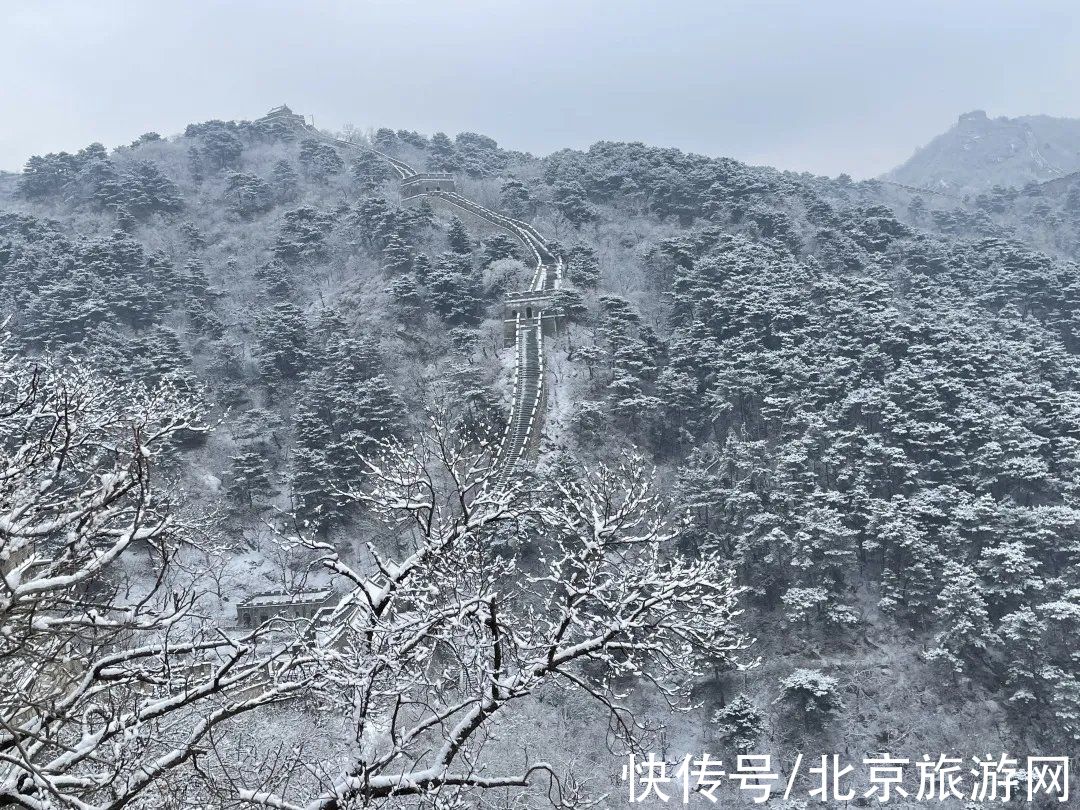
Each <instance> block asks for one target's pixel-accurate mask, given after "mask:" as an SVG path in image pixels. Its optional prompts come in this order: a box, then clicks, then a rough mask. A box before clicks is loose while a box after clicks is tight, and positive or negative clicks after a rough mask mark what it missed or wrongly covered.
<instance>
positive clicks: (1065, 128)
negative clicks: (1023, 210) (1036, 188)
mask: <svg viewBox="0 0 1080 810" xmlns="http://www.w3.org/2000/svg"><path fill="white" fill-rule="evenodd" d="M1078 170H1080V120H1077V119H1073V118H1053V117H1051V116H1048V115H1027V116H1021V117H1019V118H1005V117H1000V118H990V117H988V116H987V114H986V113H985V112H984V111H982V110H975V111H973V112H969V113H964V114H963V115H961V116H960V118H959V119H958V120H957V122H956V124H955V125H954V126H953V127H952V128H951V129H950V130H948V131H947V132H944V133H942V134H941V135H938V136H937V137H936V138H934V139H933V140H932V141H930V143H929V144H927V145H926V146H924V147H921V148H919V149H917V150H916V151H915V154H914V155H912V156H911V157H910V158H908V160H907V161H906V162H905V163H903V164H902V165H900V166H898V167H896V168H895V169H893V170H892V171H890V172H889V173H888V174H886V175H885V176H884V178H883V179H886V180H892V181H895V182H898V183H905V184H908V185H912V186H920V187H925V188H929V189H933V190H939V191H952V192H964V191H981V190H985V189H988V188H992V187H993V186H995V185H1001V186H1014V187H1017V188H1020V187H1022V186H1024V185H1026V184H1027V183H1029V182H1036V183H1041V182H1045V181H1047V180H1054V179H1056V178H1059V177H1063V176H1065V175H1067V174H1071V173H1072V172H1075V171H1078Z"/></svg>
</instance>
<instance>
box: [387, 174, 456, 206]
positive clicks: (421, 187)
mask: <svg viewBox="0 0 1080 810" xmlns="http://www.w3.org/2000/svg"><path fill="white" fill-rule="evenodd" d="M432 191H450V192H456V191H457V183H455V182H454V175H452V174H450V173H449V172H421V173H420V174H414V175H412V176H411V177H406V178H405V179H404V180H402V181H401V199H403V200H407V199H409V198H410V197H419V196H420V195H421V194H429V193H430V192H432Z"/></svg>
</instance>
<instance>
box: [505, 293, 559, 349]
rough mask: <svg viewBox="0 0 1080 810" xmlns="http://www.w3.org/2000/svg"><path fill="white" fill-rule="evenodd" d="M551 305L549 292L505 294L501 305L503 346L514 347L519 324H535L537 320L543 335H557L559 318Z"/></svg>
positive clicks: (552, 302)
mask: <svg viewBox="0 0 1080 810" xmlns="http://www.w3.org/2000/svg"><path fill="white" fill-rule="evenodd" d="M553 304H554V301H553V300H552V297H551V291H550V290H527V291H525V292H512V293H509V294H507V296H506V303H505V304H504V305H503V345H504V346H513V345H514V341H515V340H516V339H517V328H518V324H519V323H520V324H522V325H529V324H535V323H536V322H537V320H538V319H539V321H540V330H541V332H543V334H545V335H554V334H557V333H558V331H559V326H560V316H559V315H558V314H557V313H556V312H555V310H554V308H553Z"/></svg>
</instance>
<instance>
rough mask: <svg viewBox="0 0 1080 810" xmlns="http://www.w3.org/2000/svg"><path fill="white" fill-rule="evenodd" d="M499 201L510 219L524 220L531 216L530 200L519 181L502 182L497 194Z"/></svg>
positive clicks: (525, 189) (527, 191)
mask: <svg viewBox="0 0 1080 810" xmlns="http://www.w3.org/2000/svg"><path fill="white" fill-rule="evenodd" d="M499 200H500V204H501V206H502V208H503V210H504V211H506V213H508V214H509V215H510V216H512V217H517V218H518V219H526V218H528V217H529V216H530V215H531V214H532V198H531V197H530V196H529V190H528V189H527V188H525V184H524V183H522V182H521V181H520V180H507V181H506V182H504V183H503V184H502V189H501V190H500V192H499Z"/></svg>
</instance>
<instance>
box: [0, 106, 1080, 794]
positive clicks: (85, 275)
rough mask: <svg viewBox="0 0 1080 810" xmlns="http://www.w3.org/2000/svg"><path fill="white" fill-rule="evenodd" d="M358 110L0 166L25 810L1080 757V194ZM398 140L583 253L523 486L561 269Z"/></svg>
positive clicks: (0, 506) (5, 493) (7, 560)
mask: <svg viewBox="0 0 1080 810" xmlns="http://www.w3.org/2000/svg"><path fill="white" fill-rule="evenodd" d="M335 134H336V136H337V137H339V138H342V139H344V140H347V141H351V142H352V143H354V144H356V145H357V147H358V148H351V147H347V146H344V145H338V146H335V145H332V144H331V143H330V142H329V141H328V140H326V139H321V138H317V137H313V136H311V135H310V134H304V133H303V132H298V131H297V130H296V129H295V128H290V127H287V126H283V125H282V124H281V123H280V122H279V121H276V120H275V119H273V118H265V119H259V120H256V121H254V122H248V121H218V120H214V121H206V122H202V123H193V124H191V125H190V126H188V127H187V129H186V130H185V131H184V132H183V133H181V134H176V135H171V136H168V137H163V136H161V135H158V134H157V133H154V132H149V133H147V134H144V135H142V136H140V137H138V138H137V139H136V140H134V141H133V142H131V143H130V144H129V145H127V146H122V147H119V148H116V149H112V150H107V149H106V148H104V147H103V146H102V145H100V144H90V145H88V146H86V148H84V149H81V150H79V151H78V152H76V153H59V154H44V155H40V156H36V157H34V158H32V159H31V160H30V161H29V162H28V163H27V165H26V168H25V170H24V171H23V172H22V173H21V174H19V175H2V176H0V314H2V317H3V320H4V327H3V330H4V344H3V347H2V355H0V462H2V463H0V544H2V545H0V571H2V573H3V581H2V583H0V622H2V629H0V682H2V684H3V689H2V690H0V691H2V694H0V718H2V722H0V806H18V807H27V808H46V807H62V808H80V810H87V809H88V808H119V807H124V806H126V807H140V808H141V807H146V808H193V807H200V808H203V807H205V808H235V807H258V806H262V807H275V808H298V807H309V808H323V809H324V810H335V809H337V808H347V807H356V806H362V805H363V806H367V805H379V806H382V805H386V806H403V807H404V806H407V807H415V806H422V807H433V806H438V807H447V808H450V807H459V806H460V807H465V806H468V807H500V808H502V807H506V808H509V807H539V806H549V805H550V803H552V802H554V803H555V804H557V805H559V806H566V807H582V808H584V807H588V806H592V803H594V802H595V803H598V804H599V805H600V806H613V807H614V806H622V804H623V803H624V802H625V799H624V796H623V792H622V790H623V789H622V788H621V787H620V785H619V774H620V768H621V767H622V766H623V764H624V762H625V761H626V760H625V756H624V755H625V754H626V753H627V752H630V751H637V752H647V751H653V752H656V753H657V754H658V755H660V756H672V757H674V756H677V755H679V752H700V751H702V750H708V751H710V752H711V753H713V754H715V755H717V756H723V757H724V758H725V759H732V760H734V758H735V756H737V755H738V754H740V753H742V754H746V753H748V752H753V753H761V754H766V753H767V754H771V755H772V756H773V757H774V759H775V760H776V761H778V762H781V761H782V762H789V761H791V760H792V759H793V758H794V756H795V754H796V753H797V752H807V753H808V754H809V753H813V754H816V753H833V752H845V753H847V754H848V755H850V756H851V757H853V758H856V759H858V758H860V757H862V756H864V755H866V754H872V753H875V752H881V751H890V752H891V753H893V754H897V755H904V756H910V757H912V759H915V758H917V757H919V756H921V755H922V754H924V753H932V754H935V755H936V754H937V753H946V752H952V753H954V754H957V755H961V756H964V757H970V756H971V755H974V754H980V755H983V754H986V753H987V752H998V751H1010V752H1016V753H1021V754H1027V753H1032V754H1047V755H1050V754H1069V753H1070V752H1075V751H1076V750H1077V746H1078V742H1080V656H1078V654H1077V648H1076V638H1077V633H1078V632H1080V510H1078V501H1077V499H1078V497H1080V390H1078V381H1080V359H1078V357H1077V352H1078V351H1080V268H1078V265H1077V260H1078V258H1080V177H1077V176H1075V175H1074V176H1070V177H1066V178H1064V179H1062V180H1055V181H1051V182H1050V183H1046V184H1041V185H1039V184H1029V185H1028V186H1025V187H1024V188H1020V189H1017V188H1005V187H1001V186H997V187H994V188H993V189H992V190H990V191H987V192H980V193H977V194H976V193H972V194H969V195H967V196H962V195H957V194H942V193H936V192H934V191H929V190H923V189H919V188H916V187H912V186H901V185H897V184H894V183H890V182H885V181H876V180H869V181H863V182H853V181H851V179H850V178H848V177H846V176H844V175H841V176H840V177H839V178H835V179H833V178H825V177H819V176H813V175H810V174H795V173H791V172H780V171H777V170H773V169H770V168H763V167H753V166H748V165H745V164H743V163H740V162H738V161H735V160H731V159H726V158H708V157H703V156H700V155H694V154H687V153H684V152H681V151H678V150H675V149H670V148H662V147H657V146H646V145H643V144H641V143H617V142H606V141H605V142H599V143H596V144H594V145H593V146H591V147H590V148H588V149H587V150H584V151H577V150H563V151H558V152H555V153H553V154H551V155H549V156H547V157H543V158H537V157H534V156H532V155H529V154H525V153H522V152H516V151H510V150H507V149H505V148H502V147H500V146H499V145H498V144H497V143H496V142H495V141H494V140H492V139H491V138H489V137H486V136H484V135H482V134H476V133H471V132H462V133H459V134H457V135H455V136H453V137H450V136H448V135H446V134H444V133H441V132H437V133H434V134H431V135H426V134H420V133H417V132H413V131H406V130H392V129H378V130H373V131H356V130H348V131H346V132H343V133H335ZM371 150H378V152H381V153H384V154H386V155H390V156H393V157H395V158H398V159H400V160H402V161H405V162H407V163H408V164H409V165H411V166H414V167H416V168H417V169H420V170H423V171H429V172H449V173H452V174H453V175H454V177H455V178H456V182H457V187H458V190H459V191H460V193H461V194H462V195H464V196H466V197H468V198H470V199H472V200H475V201H477V202H479V203H481V204H482V205H484V206H487V207H488V208H490V209H492V210H495V211H499V212H502V213H504V214H506V215H509V216H511V217H514V218H517V219H519V220H522V221H526V222H528V223H531V225H532V226H534V227H535V228H536V229H537V231H539V232H540V233H541V234H543V235H544V237H545V238H546V239H547V240H548V243H549V245H550V246H551V248H552V251H553V252H555V253H557V254H558V255H559V256H561V258H562V259H563V261H564V263H565V274H564V275H565V282H566V283H565V284H563V285H562V287H561V288H560V289H559V290H558V291H557V293H555V300H554V304H553V307H554V309H555V310H556V311H557V313H558V314H559V318H560V320H559V331H558V334H556V335H554V336H553V337H550V338H548V339H546V340H545V341H544V375H545V378H544V379H545V383H544V384H545V399H544V403H543V413H542V419H541V428H540V436H539V441H538V442H537V443H536V446H535V447H534V448H533V449H532V452H531V455H530V463H529V464H528V465H524V466H523V467H522V468H521V471H520V474H518V475H516V476H515V479H514V481H513V483H512V485H511V486H509V487H507V488H505V489H504V488H500V487H494V488H493V487H490V486H487V485H486V483H485V482H486V481H487V478H488V476H489V474H490V471H491V469H492V464H493V461H494V457H495V453H496V448H497V446H498V440H499V436H500V435H501V433H502V430H503V428H504V426H505V424H506V422H507V419H508V416H509V408H510V398H511V392H512V390H513V386H514V364H515V350H514V348H513V347H512V346H511V347H507V346H506V345H505V341H504V299H505V296H506V294H507V293H509V292H513V291H516V290H522V289H525V288H526V287H527V286H528V284H529V279H530V276H531V275H532V272H533V266H532V260H531V257H530V256H529V255H526V251H525V250H524V248H523V246H522V245H521V244H520V243H519V242H518V241H517V240H515V239H514V238H512V237H511V236H509V235H507V233H506V232H504V231H502V230H500V229H498V228H495V227H493V226H492V225H491V224H490V223H486V222H484V221H482V220H480V219H477V218H474V217H470V216H469V215H468V214H466V213H464V212H462V211H460V210H459V209H456V208H454V207H453V206H450V205H447V204H446V203H445V201H443V200H440V199H439V198H421V199H410V200H403V199H402V197H401V192H400V188H399V182H398V176H397V175H396V174H395V173H394V172H393V171H392V170H391V166H390V164H388V163H387V162H386V161H385V160H384V159H383V157H381V156H380V154H378V152H374V151H371ZM309 593H310V594H316V593H317V594H320V596H318V599H319V607H320V608H322V609H321V610H319V611H318V612H317V613H315V614H314V615H305V614H304V612H302V611H299V610H296V611H293V612H290V611H289V610H272V609H269V608H267V609H264V610H263V612H262V613H261V614H260V613H258V612H257V611H256V612H255V613H253V614H242V613H241V611H238V606H243V605H249V606H252V605H254V606H256V607H258V606H260V605H261V604H263V603H266V604H270V603H271V602H272V601H273V600H272V599H271V600H269V601H268V600H267V596H268V595H269V596H273V597H274V598H276V599H280V598H284V597H286V596H288V595H298V594H309ZM260 598H262V599H263V603H260V602H259V601H258V600H259V599H260ZM315 598H316V597H314V596H313V597H312V599H315ZM252 617H254V618H252ZM728 801H730V803H731V804H730V805H729V806H738V803H739V802H746V803H749V801H750V800H749V798H747V797H743V798H740V797H738V796H737V795H735V794H732V795H731V796H730V798H729V799H728ZM770 806H771V805H770ZM776 806H781V805H776ZM790 806H795V805H790ZM988 806H989V805H988Z"/></svg>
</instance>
